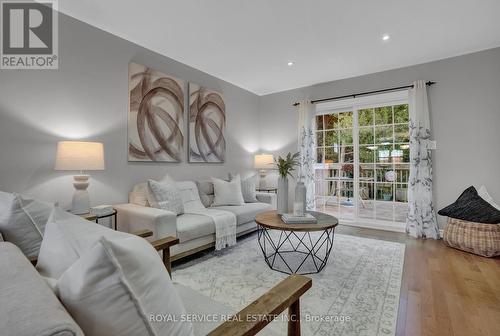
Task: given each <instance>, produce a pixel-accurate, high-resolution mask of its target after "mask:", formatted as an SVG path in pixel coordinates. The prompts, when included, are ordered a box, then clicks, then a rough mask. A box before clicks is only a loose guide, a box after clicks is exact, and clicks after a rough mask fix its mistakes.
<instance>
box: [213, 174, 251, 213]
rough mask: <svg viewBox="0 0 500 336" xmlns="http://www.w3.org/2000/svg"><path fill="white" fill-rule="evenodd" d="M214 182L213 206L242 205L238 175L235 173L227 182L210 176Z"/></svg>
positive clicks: (243, 202)
mask: <svg viewBox="0 0 500 336" xmlns="http://www.w3.org/2000/svg"><path fill="white" fill-rule="evenodd" d="M212 183H213V184H214V194H215V198H214V202H213V204H212V206H213V207H215V206H221V205H244V204H245V201H244V199H243V195H242V194H241V179H240V175H236V176H235V177H234V179H233V180H232V181H231V182H227V181H224V180H221V179H218V178H215V177H212Z"/></svg>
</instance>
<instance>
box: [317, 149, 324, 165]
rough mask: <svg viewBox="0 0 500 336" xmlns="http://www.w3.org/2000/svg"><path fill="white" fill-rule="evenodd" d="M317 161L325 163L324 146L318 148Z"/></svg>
mask: <svg viewBox="0 0 500 336" xmlns="http://www.w3.org/2000/svg"><path fill="white" fill-rule="evenodd" d="M316 162H317V163H323V147H319V148H317V149H316Z"/></svg>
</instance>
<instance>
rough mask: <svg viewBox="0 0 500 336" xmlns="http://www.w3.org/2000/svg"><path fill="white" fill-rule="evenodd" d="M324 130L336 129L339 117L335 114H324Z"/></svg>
mask: <svg viewBox="0 0 500 336" xmlns="http://www.w3.org/2000/svg"><path fill="white" fill-rule="evenodd" d="M324 117H325V123H324V125H325V129H333V128H337V125H338V120H339V116H338V115H337V114H336V113H333V114H325V115H324Z"/></svg>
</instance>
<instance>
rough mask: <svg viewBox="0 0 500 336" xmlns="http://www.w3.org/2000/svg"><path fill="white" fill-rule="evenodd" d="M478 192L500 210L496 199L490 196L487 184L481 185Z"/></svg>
mask: <svg viewBox="0 0 500 336" xmlns="http://www.w3.org/2000/svg"><path fill="white" fill-rule="evenodd" d="M477 194H478V195H479V197H481V198H482V199H484V200H485V201H486V202H488V203H490V204H491V205H492V206H493V207H494V208H495V209H497V210H500V205H498V204H496V203H495V200H494V199H493V197H491V196H490V194H488V190H487V189H486V187H485V186H481V188H479V191H478V192H477Z"/></svg>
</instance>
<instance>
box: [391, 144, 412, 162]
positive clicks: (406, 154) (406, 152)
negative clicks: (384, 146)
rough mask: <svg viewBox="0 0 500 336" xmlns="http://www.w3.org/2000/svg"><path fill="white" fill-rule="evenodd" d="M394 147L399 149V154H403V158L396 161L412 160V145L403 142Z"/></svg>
mask: <svg viewBox="0 0 500 336" xmlns="http://www.w3.org/2000/svg"><path fill="white" fill-rule="evenodd" d="M394 149H396V150H399V151H400V152H399V155H401V154H402V159H401V160H398V161H396V162H410V145H409V144H401V145H394Z"/></svg>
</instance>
